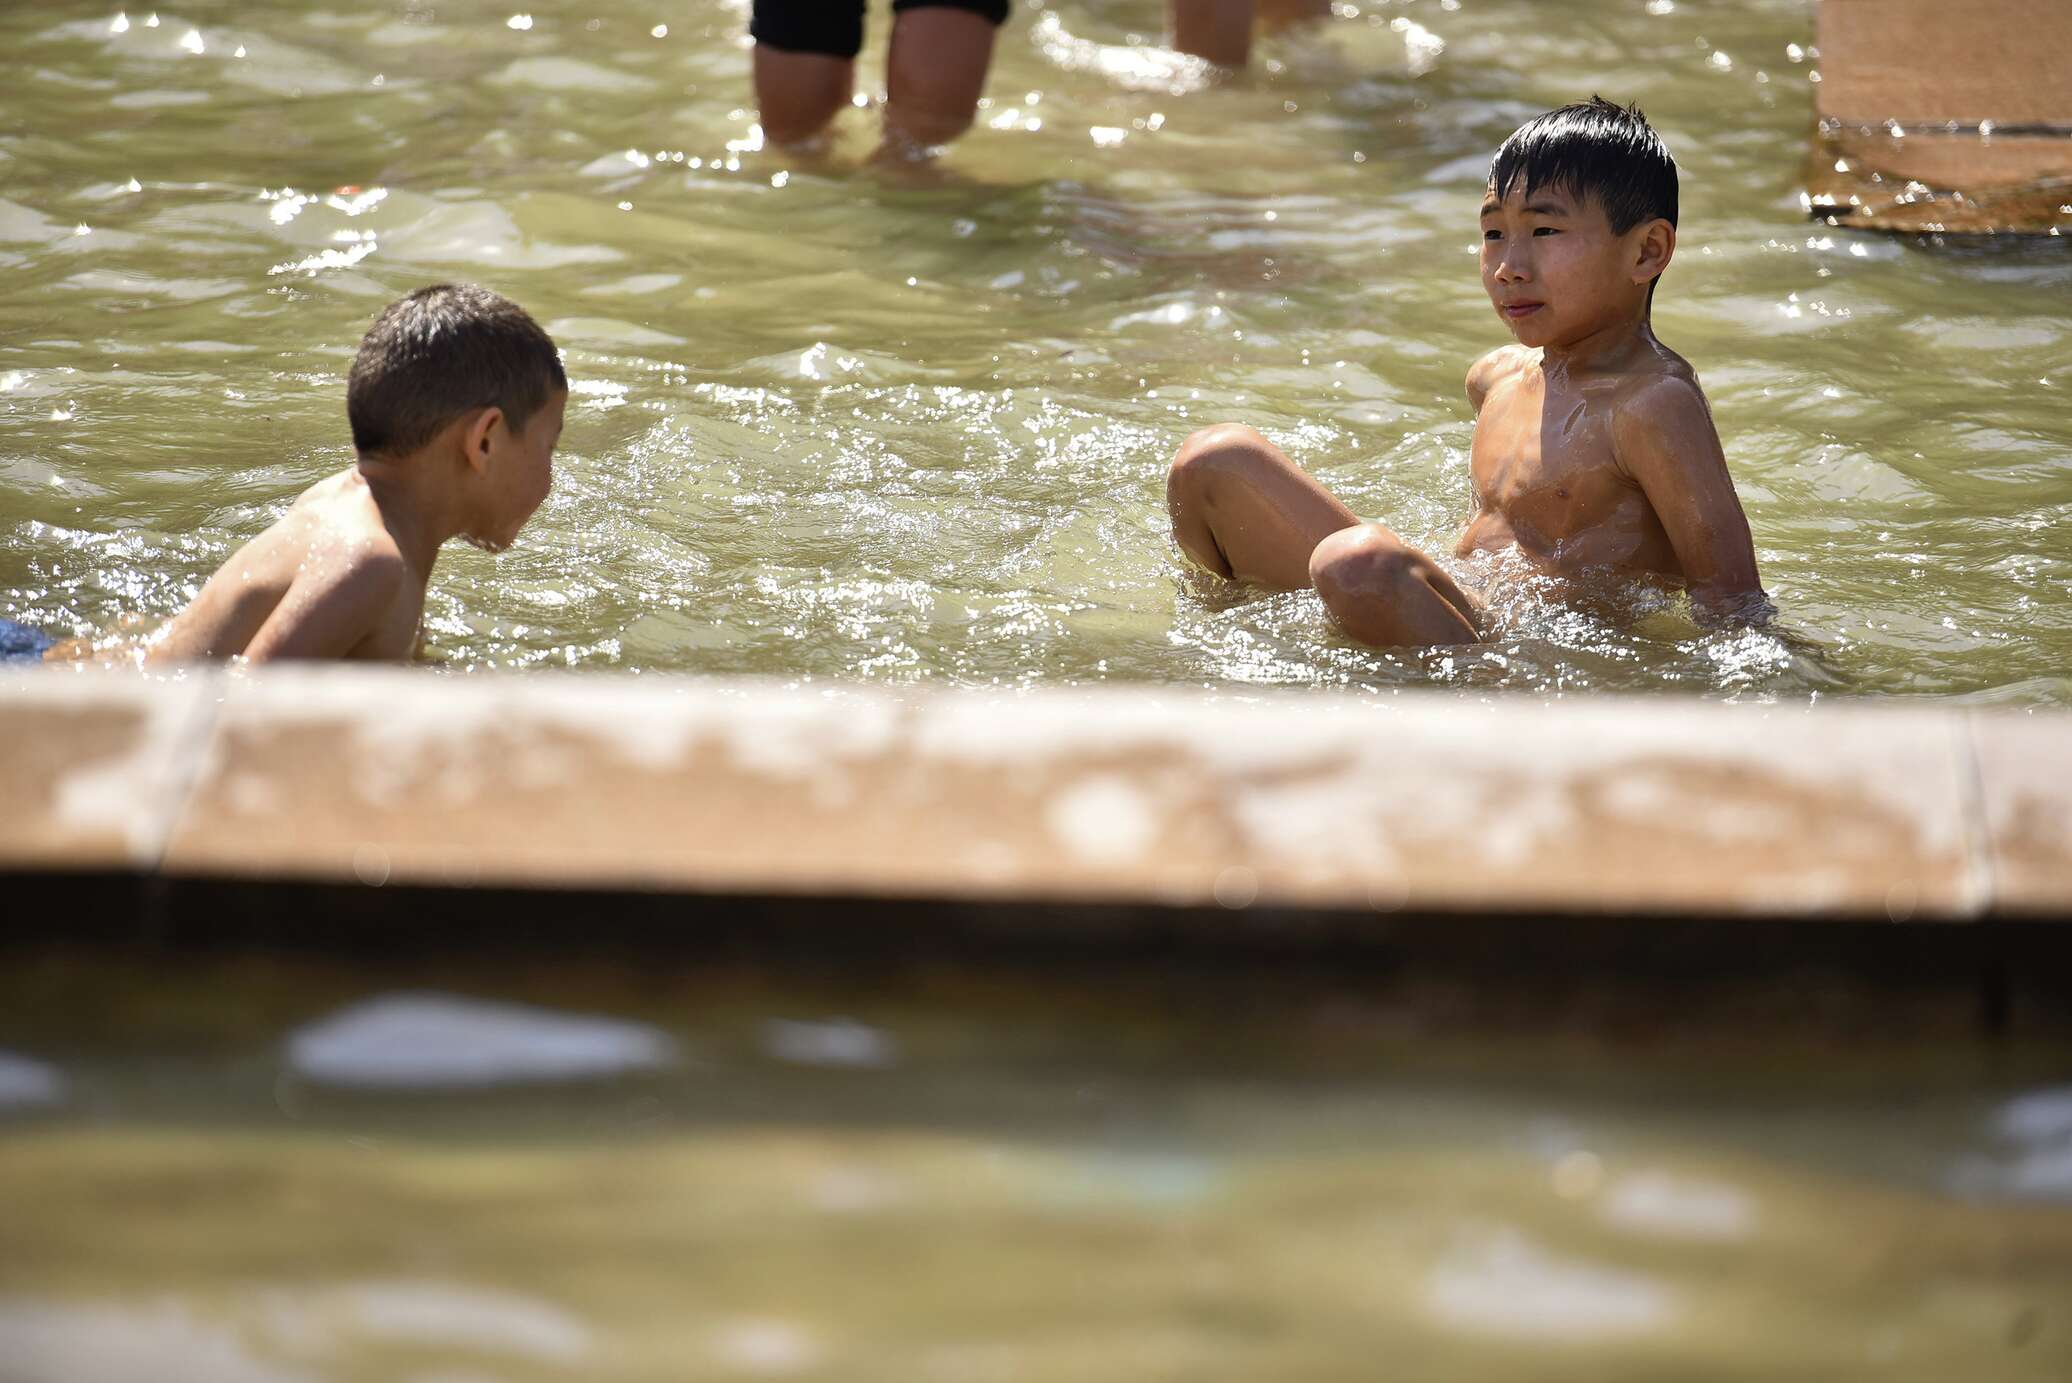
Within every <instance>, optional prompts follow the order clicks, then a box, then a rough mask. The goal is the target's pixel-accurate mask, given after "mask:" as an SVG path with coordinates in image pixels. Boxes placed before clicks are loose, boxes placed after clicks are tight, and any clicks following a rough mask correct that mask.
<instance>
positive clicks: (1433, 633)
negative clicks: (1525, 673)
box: [1166, 423, 1478, 648]
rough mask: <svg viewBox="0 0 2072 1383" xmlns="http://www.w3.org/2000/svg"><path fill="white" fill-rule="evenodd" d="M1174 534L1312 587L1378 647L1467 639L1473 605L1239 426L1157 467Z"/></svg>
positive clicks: (1234, 569) (1251, 568) (1294, 586)
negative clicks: (1163, 482)
mask: <svg viewBox="0 0 2072 1383" xmlns="http://www.w3.org/2000/svg"><path fill="white" fill-rule="evenodd" d="M1166 508H1167V509H1168V510H1169V511H1171V513H1172V516H1173V538H1174V540H1175V541H1177V542H1178V543H1179V544H1180V548H1181V550H1182V551H1183V552H1185V553H1186V554H1187V555H1188V556H1189V557H1192V558H1193V559H1194V560H1195V561H1197V562H1199V563H1201V564H1202V565H1203V566H1205V567H1207V568H1208V569H1209V570H1210V571H1213V572H1215V573H1217V574H1218V575H1219V576H1229V577H1233V578H1235V579H1237V580H1240V581H1250V582H1253V583H1255V584H1257V585H1261V586H1272V587H1276V588H1278V589H1280V590H1284V591H1294V590H1301V589H1302V588H1303V587H1305V586H1314V587H1316V590H1317V594H1318V595H1320V596H1321V597H1323V601H1324V608H1325V609H1326V610H1328V611H1330V613H1331V617H1332V618H1333V619H1335V620H1337V621H1338V623H1339V625H1340V627H1342V628H1343V629H1344V630H1345V632H1346V633H1348V634H1350V635H1352V637H1354V638H1355V639H1358V640H1359V641H1360V642H1361V643H1364V644H1371V645H1373V646H1375V647H1377V648H1396V647H1407V646H1424V645H1433V644H1456V643H1474V642H1476V635H1475V620H1476V616H1477V613H1478V607H1477V605H1476V603H1475V601H1474V599H1473V598H1472V597H1470V596H1469V595H1467V594H1466V593H1465V592H1463V591H1462V590H1461V589H1460V587H1458V586H1456V585H1455V584H1454V583H1453V579H1452V578H1451V577H1449V576H1448V575H1447V574H1446V573H1445V572H1444V571H1441V570H1440V569H1439V566H1438V564H1437V563H1435V562H1433V561H1432V559H1431V558H1429V557H1427V556H1425V555H1424V554H1423V553H1421V552H1419V551H1418V550H1417V549H1416V548H1413V547H1411V546H1410V545H1409V544H1407V543H1405V542H1404V541H1403V540H1402V539H1400V538H1398V537H1397V536H1396V535H1395V534H1393V533H1391V532H1390V531H1389V530H1388V529H1386V528H1384V527H1383V526H1382V525H1380V524H1378V523H1361V522H1360V520H1359V517H1358V516H1357V515H1355V514H1354V513H1353V511H1352V510H1350V509H1348V508H1346V507H1345V505H1344V504H1342V503H1340V502H1339V500H1338V498H1337V497H1336V496H1334V495H1333V494H1332V493H1331V492H1330V491H1329V490H1327V489H1325V488H1324V487H1323V486H1322V485H1320V484H1318V483H1317V481H1316V479H1315V477H1313V476H1311V475H1310V474H1309V473H1308V472H1307V471H1305V470H1303V469H1302V468H1301V467H1300V466H1298V465H1296V464H1295V463H1294V462H1293V461H1290V460H1289V459H1288V457H1287V455H1286V454H1285V453H1284V452H1282V451H1281V449H1280V448H1279V447H1277V446H1275V445H1274V444H1273V443H1271V442H1269V441H1267V440H1266V438H1264V437H1262V436H1260V435H1259V434H1258V433H1257V432H1255V431H1253V430H1252V429H1251V428H1249V427H1245V426H1243V425H1241V424H1238V423H1223V424H1219V425H1218V426H1216V427H1205V428H1203V429H1202V430H1201V431H1199V432H1196V433H1194V434H1193V435H1192V436H1190V437H1189V438H1188V439H1187V440H1186V441H1185V442H1183V443H1181V444H1180V450H1179V453H1178V454H1177V455H1176V456H1174V457H1173V464H1172V468H1171V469H1170V470H1169V471H1167V472H1166Z"/></svg>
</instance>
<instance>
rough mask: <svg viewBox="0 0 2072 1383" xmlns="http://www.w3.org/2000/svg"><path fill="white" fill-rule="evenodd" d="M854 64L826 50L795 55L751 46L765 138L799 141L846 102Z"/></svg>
mask: <svg viewBox="0 0 2072 1383" xmlns="http://www.w3.org/2000/svg"><path fill="white" fill-rule="evenodd" d="M854 80H855V64H854V63H852V62H851V61H850V60H849V59H847V58H837V57H830V56H828V55H827V54H825V53H793V52H789V51H787V50H785V49H782V48H772V47H771V46H770V45H769V44H767V43H758V44H757V45H756V46H755V101H756V105H757V106H758V107H759V108H760V109H759V112H758V118H759V119H760V120H761V122H762V126H763V137H764V138H765V139H767V140H769V141H770V142H771V143H772V144H802V143H804V142H806V141H807V140H809V139H812V138H813V137H814V136H816V135H818V134H819V133H820V132H821V131H822V130H824V129H826V128H827V125H828V122H829V121H831V120H833V119H834V118H835V116H836V114H837V113H839V112H840V111H841V109H842V107H843V106H846V105H848V104H849V92H850V89H851V86H852V83H853V82H854Z"/></svg>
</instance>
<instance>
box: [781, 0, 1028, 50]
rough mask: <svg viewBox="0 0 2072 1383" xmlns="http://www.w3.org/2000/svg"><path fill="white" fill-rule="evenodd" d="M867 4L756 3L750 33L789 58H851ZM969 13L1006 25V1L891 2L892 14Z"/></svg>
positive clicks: (825, 0)
mask: <svg viewBox="0 0 2072 1383" xmlns="http://www.w3.org/2000/svg"><path fill="white" fill-rule="evenodd" d="M863 5H864V0H755V14H754V16H753V17H752V18H751V19H750V20H749V21H748V32H749V34H750V35H751V36H752V37H753V38H754V39H755V41H756V42H757V43H767V44H769V45H770V46H771V47H772V48H782V49H783V50H784V51H786V52H788V53H825V54H827V55H828V56H829V57H831V58H853V57H855V56H856V54H857V52H858V50H860V49H861V48H862V47H863ZM931 8H932V9H941V10H969V11H971V12H972V13H973V14H975V15H978V16H980V17H981V18H984V19H990V20H991V21H993V23H995V24H1005V23H1006V22H1007V0H892V11H893V13H895V14H897V13H898V12H899V11H901V10H919V9H931Z"/></svg>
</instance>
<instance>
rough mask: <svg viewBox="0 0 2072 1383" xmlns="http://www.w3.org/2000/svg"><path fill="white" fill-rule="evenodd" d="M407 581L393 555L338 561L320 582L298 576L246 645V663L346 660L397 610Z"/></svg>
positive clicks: (398, 558)
mask: <svg viewBox="0 0 2072 1383" xmlns="http://www.w3.org/2000/svg"><path fill="white" fill-rule="evenodd" d="M312 556H313V557H314V556H315V554H312ZM319 560H321V559H319ZM404 578H405V572H404V570H403V559H402V558H401V557H400V556H398V555H396V554H395V553H362V554H360V555H358V556H356V557H351V558H345V557H340V558H338V559H337V566H336V567H335V568H333V569H332V570H330V571H328V572H325V573H324V574H323V575H321V576H318V575H311V574H308V573H305V574H303V575H299V576H297V577H296V578H295V583H294V584H293V585H291V586H289V587H288V593H287V594H286V595H284V596H282V597H281V603H280V604H279V605H276V606H275V607H274V609H273V613H272V614H270V615H268V616H267V617H266V623H264V624H262V625H260V626H259V632H258V633H256V634H254V635H253V636H252V641H251V642H250V643H249V644H247V645H245V658H246V660H247V661H248V662H254V663H266V662H274V661H277V660H279V659H283V658H343V657H345V656H346V655H347V654H349V653H351V652H352V651H353V649H355V648H356V647H358V646H359V644H360V642H361V640H363V639H365V638H366V637H367V636H368V635H369V634H371V633H373V632H374V630H375V628H376V626H377V625H379V624H380V622H381V617H382V616H383V615H385V614H387V613H388V611H389V610H390V609H391V608H392V607H393V606H394V605H395V602H396V597H397V596H398V595H399V594H400V593H401V592H402V589H403V581H404Z"/></svg>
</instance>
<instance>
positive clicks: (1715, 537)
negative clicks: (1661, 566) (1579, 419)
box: [1612, 378, 1769, 618]
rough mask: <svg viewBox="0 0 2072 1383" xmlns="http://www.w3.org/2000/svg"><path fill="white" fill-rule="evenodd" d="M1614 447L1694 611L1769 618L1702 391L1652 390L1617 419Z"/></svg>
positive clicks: (1670, 385)
mask: <svg viewBox="0 0 2072 1383" xmlns="http://www.w3.org/2000/svg"><path fill="white" fill-rule="evenodd" d="M1612 446H1613V449H1614V451H1615V453H1616V454H1617V456H1618V459H1619V464H1620V465H1622V466H1624V467H1625V468H1626V472H1627V474H1628V475H1631V476H1632V477H1633V479H1634V480H1635V481H1636V482H1637V483H1638V484H1639V486H1640V488H1641V491H1642V493H1644V494H1645V495H1646V496H1647V497H1648V503H1649V504H1651V505H1653V506H1654V510H1655V516H1656V517H1657V518H1659V519H1660V520H1661V521H1662V528H1663V531H1664V532H1666V533H1667V534H1668V535H1669V543H1670V546H1672V547H1673V548H1675V549H1676V560H1677V563H1678V565H1680V566H1681V567H1682V568H1683V572H1684V582H1685V585H1686V587H1687V588H1688V590H1689V591H1690V596H1691V603H1692V604H1693V605H1695V606H1697V607H1698V609H1699V611H1700V612H1701V613H1704V614H1710V615H1715V616H1740V617H1743V618H1749V617H1758V616H1760V615H1762V614H1766V613H1768V609H1769V606H1768V603H1767V601H1766V600H1765V598H1764V596H1763V587H1762V582H1761V581H1760V580H1759V579H1758V578H1757V576H1756V570H1755V540H1754V539H1753V538H1752V537H1751V536H1750V534H1749V531H1748V516H1747V515H1746V514H1745V513H1743V512H1742V509H1741V497H1740V496H1739V495H1737V494H1735V493H1734V478H1733V477H1732V476H1731V475H1729V474H1728V473H1727V458H1726V454H1725V452H1723V451H1722V450H1721V449H1720V442H1719V433H1718V431H1717V430H1715V429H1714V427H1713V425H1712V410H1711V409H1709V408H1707V407H1706V405H1705V395H1704V394H1702V393H1700V392H1699V390H1698V386H1697V385H1696V384H1695V383H1693V382H1692V381H1690V380H1685V379H1674V378H1671V379H1662V380H1658V381H1656V382H1654V383H1651V384H1649V385H1647V386H1646V387H1645V388H1643V389H1642V390H1640V391H1639V393H1638V394H1637V395H1636V396H1635V397H1633V398H1631V399H1629V400H1628V401H1627V402H1626V403H1625V404H1624V405H1623V406H1621V407H1620V408H1619V409H1618V411H1617V412H1616V413H1615V414H1614V415H1613V419H1612Z"/></svg>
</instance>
